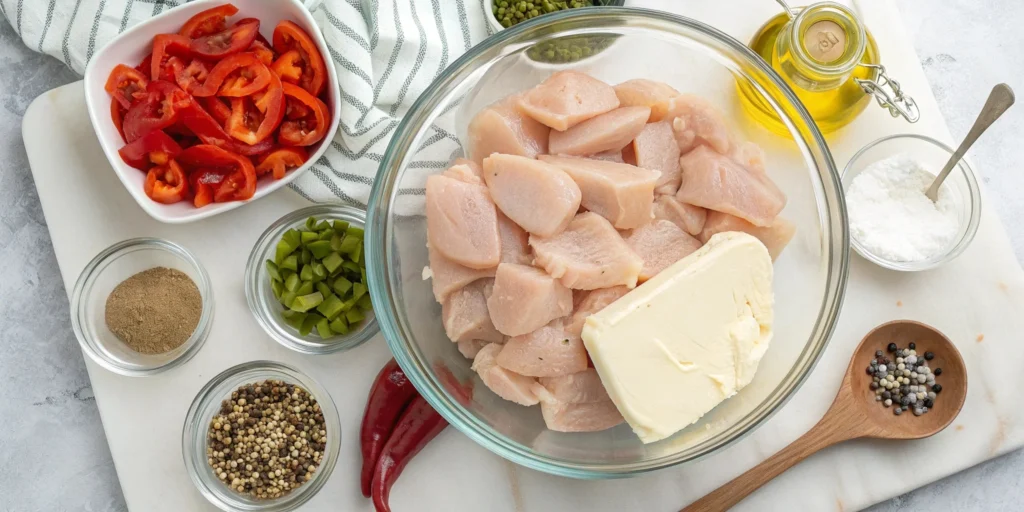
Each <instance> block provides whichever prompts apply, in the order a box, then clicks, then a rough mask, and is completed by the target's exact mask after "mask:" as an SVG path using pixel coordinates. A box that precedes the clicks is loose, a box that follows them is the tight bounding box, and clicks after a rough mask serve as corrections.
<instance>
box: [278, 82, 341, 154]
mask: <svg viewBox="0 0 1024 512" xmlns="http://www.w3.org/2000/svg"><path fill="white" fill-rule="evenodd" d="M284 95H285V101H286V102H288V103H287V104H286V106H285V118H286V119H285V120H284V121H283V122H282V123H281V132H280V134H279V135H278V137H277V141H278V142H279V143H280V144H281V145H282V146H311V145H313V144H316V143H317V142H319V141H320V140H321V139H323V138H324V136H325V135H327V128H328V125H329V124H330V116H331V115H330V112H329V111H328V110H327V105H326V104H324V102H322V101H320V98H317V97H315V96H313V95H312V94H310V93H309V92H307V91H306V90H305V89H303V88H301V87H299V86H297V85H293V84H290V83H288V82H285V83H284ZM288 105H292V106H291V107H289V106H288ZM296 108H302V109H304V110H306V109H308V111H309V114H308V115H306V116H304V117H300V118H295V117H293V116H292V115H291V114H290V113H289V109H291V110H295V109H296Z"/></svg>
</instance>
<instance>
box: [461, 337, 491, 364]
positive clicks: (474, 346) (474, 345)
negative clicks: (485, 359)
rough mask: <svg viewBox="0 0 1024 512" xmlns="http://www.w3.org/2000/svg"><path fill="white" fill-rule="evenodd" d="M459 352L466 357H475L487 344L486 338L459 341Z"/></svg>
mask: <svg viewBox="0 0 1024 512" xmlns="http://www.w3.org/2000/svg"><path fill="white" fill-rule="evenodd" d="M458 345H459V353H460V354H462V355H463V357H465V358H466V359H473V358H475V357H476V355H477V354H479V353H480V349H482V348H484V347H486V346H487V342H486V341H484V340H466V341H460V342H459V344H458Z"/></svg>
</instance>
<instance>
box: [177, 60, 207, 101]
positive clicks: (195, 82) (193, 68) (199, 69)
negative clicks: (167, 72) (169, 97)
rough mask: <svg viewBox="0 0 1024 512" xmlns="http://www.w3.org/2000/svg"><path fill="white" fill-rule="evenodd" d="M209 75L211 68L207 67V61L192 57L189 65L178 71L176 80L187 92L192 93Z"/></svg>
mask: <svg viewBox="0 0 1024 512" xmlns="http://www.w3.org/2000/svg"><path fill="white" fill-rule="evenodd" d="M209 76H210V69H209V67H207V65H206V63H205V62H203V61H202V60H200V59H192V61H191V62H189V63H188V65H187V66H185V67H184V68H182V69H181V71H179V72H178V73H177V75H176V76H175V77H174V81H175V82H177V84H178V87H181V88H182V89H184V90H185V92H187V93H189V94H192V91H194V90H196V89H197V88H199V87H201V86H202V85H203V84H204V83H206V79H207V77H209Z"/></svg>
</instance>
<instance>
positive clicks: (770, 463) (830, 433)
mask: <svg viewBox="0 0 1024 512" xmlns="http://www.w3.org/2000/svg"><path fill="white" fill-rule="evenodd" d="M830 412H831V411H830ZM837 423H838V422H837V421H836V420H835V416H833V415H831V414H826V415H825V417H824V418H822V419H821V421H819V422H818V424H817V425H815V426H814V427H812V428H811V430H809V431H808V432H807V433H806V434H804V435H802V436H800V438H799V439H797V440H796V441H793V443H792V444H790V445H789V446H787V447H785V448H783V449H782V450H781V451H779V452H778V453H776V454H775V455H772V456H771V457H769V458H768V459H767V460H765V461H764V462H762V463H760V464H758V465H757V466H754V467H753V468H751V469H750V470H749V471H747V472H746V473H743V474H742V475H740V476H738V477H736V478H734V479H733V480H731V481H730V482H729V483H727V484H725V485H723V486H721V487H719V488H718V489H715V490H714V491H711V493H710V494H708V495H707V496H704V497H703V498H701V499H699V500H697V501H695V502H693V503H691V504H690V505H689V506H687V507H686V508H684V509H683V510H682V512H708V511H713V512H719V511H724V510H727V509H729V508H731V507H733V506H734V505H736V504H737V503H739V502H740V501H742V500H743V498H746V497H747V495H749V494H750V493H752V492H754V491H756V490H757V489H758V488H760V487H761V486H762V485H764V484H766V483H768V481H769V480H771V479H773V478H775V477H777V476H779V475H780V474H782V473H783V472H784V471H786V470H787V469H789V468H791V467H792V466H793V465H795V464H796V463H798V462H800V461H802V460H804V459H806V458H807V457H809V456H811V455H812V454H814V453H815V452H817V451H818V450H821V449H822V448H826V447H829V446H832V445H833V444H836V443H838V442H841V441H845V440H847V439H851V438H853V437H857V436H856V435H854V434H853V432H851V431H850V430H849V429H845V428H842V427H841V426H840V425H838V424H837Z"/></svg>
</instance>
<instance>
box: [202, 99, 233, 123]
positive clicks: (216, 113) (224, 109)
mask: <svg viewBox="0 0 1024 512" xmlns="http://www.w3.org/2000/svg"><path fill="white" fill-rule="evenodd" d="M196 101H198V102H199V104H200V105H202V106H203V108H204V109H206V111H207V112H208V113H209V114H210V115H211V116H213V118H214V119H216V120H217V122H218V123H220V124H221V125H224V124H225V123H227V122H228V118H229V117H231V105H230V104H229V103H225V102H224V100H222V99H220V98H218V97H216V96H210V97H208V98H196Z"/></svg>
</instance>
